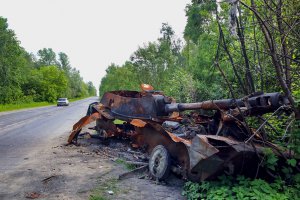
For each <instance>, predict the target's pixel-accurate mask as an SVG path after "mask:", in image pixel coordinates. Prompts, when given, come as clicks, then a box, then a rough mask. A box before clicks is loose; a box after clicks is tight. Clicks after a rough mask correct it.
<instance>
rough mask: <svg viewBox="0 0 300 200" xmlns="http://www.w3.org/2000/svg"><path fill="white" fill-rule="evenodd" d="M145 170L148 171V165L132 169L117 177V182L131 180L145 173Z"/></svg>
mask: <svg viewBox="0 0 300 200" xmlns="http://www.w3.org/2000/svg"><path fill="white" fill-rule="evenodd" d="M147 169H148V164H147V165H144V166H141V167H139V168H136V169H133V170H131V171H129V172H125V173H124V174H121V175H119V177H118V179H119V180H124V179H127V178H131V177H133V176H134V175H136V174H139V173H143V172H145V171H146V170H147Z"/></svg>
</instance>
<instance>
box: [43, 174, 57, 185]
mask: <svg viewBox="0 0 300 200" xmlns="http://www.w3.org/2000/svg"><path fill="white" fill-rule="evenodd" d="M56 176H57V175H51V176H49V177H47V178H44V179H43V180H42V182H43V183H44V184H46V183H48V182H49V181H50V180H51V179H52V178H54V177H56Z"/></svg>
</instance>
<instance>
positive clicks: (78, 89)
mask: <svg viewBox="0 0 300 200" xmlns="http://www.w3.org/2000/svg"><path fill="white" fill-rule="evenodd" d="M0 77H1V78H0V105H1V104H2V105H6V104H23V103H32V102H55V101H56V100H57V98H59V97H68V98H71V99H72V98H83V97H88V96H95V95H96V88H95V86H94V85H93V83H92V82H87V83H85V82H84V81H83V78H82V77H81V75H80V72H79V71H78V70H77V69H76V68H73V67H72V66H71V65H70V61H69V57H68V55H67V54H65V53H64V52H59V53H56V52H54V51H53V50H52V49H51V48H43V49H40V50H39V51H38V52H37V54H36V55H35V54H33V53H29V52H27V51H26V50H25V49H24V48H23V47H22V46H21V45H20V41H18V39H17V37H16V35H15V33H14V31H13V30H11V29H9V28H8V22H7V19H5V18H3V17H0Z"/></svg>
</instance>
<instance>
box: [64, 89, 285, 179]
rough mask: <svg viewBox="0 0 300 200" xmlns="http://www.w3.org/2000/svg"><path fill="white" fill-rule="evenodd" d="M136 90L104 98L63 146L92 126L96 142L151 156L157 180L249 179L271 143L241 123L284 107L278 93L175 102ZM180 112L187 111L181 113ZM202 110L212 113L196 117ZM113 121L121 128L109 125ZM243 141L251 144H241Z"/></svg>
mask: <svg viewBox="0 0 300 200" xmlns="http://www.w3.org/2000/svg"><path fill="white" fill-rule="evenodd" d="M141 88H142V91H141V92H138V91H125V90H123V91H111V92H107V93H105V94H104V95H103V97H102V99H101V101H100V102H98V103H97V102H95V103H93V104H91V105H90V106H89V109H88V112H87V116H85V117H83V118H82V119H80V120H79V121H78V122H77V123H76V124H75V125H74V126H73V130H72V132H71V134H70V136H69V139H68V143H71V142H73V141H76V138H77V136H78V134H79V133H80V131H81V129H82V127H83V126H85V125H87V124H89V123H90V122H92V121H96V127H95V128H94V129H95V130H96V131H97V132H98V133H99V135H100V136H101V137H104V138H109V137H114V136H117V137H122V138H124V137H125V138H130V139H131V143H132V146H133V147H136V148H144V149H146V150H147V152H148V153H149V155H153V156H150V161H151V162H150V164H149V166H150V167H151V166H152V168H151V169H150V171H151V170H152V171H153V172H152V175H153V176H156V175H157V177H156V178H158V179H163V178H166V177H167V173H168V172H169V171H170V170H172V171H173V172H176V173H178V174H180V175H181V176H182V177H183V178H187V179H190V180H205V179H208V178H212V177H214V176H216V175H219V174H220V173H227V174H235V173H245V172H246V173H249V174H251V173H252V172H254V174H255V172H256V169H257V167H258V163H259V161H258V155H259V154H261V153H262V151H263V149H264V148H265V147H267V146H268V144H271V143H270V142H268V143H264V142H262V141H263V139H264V138H262V137H260V132H259V130H257V131H256V130H254V129H253V128H249V127H247V126H246V124H245V123H244V121H243V120H244V119H245V118H246V117H248V116H261V115H262V114H265V113H270V112H274V111H276V110H278V109H281V108H286V107H288V106H289V102H288V100H287V98H286V97H285V96H283V95H282V94H280V93H266V94H264V93H256V94H252V95H249V96H246V97H244V98H241V99H221V100H208V101H203V102H197V103H176V102H175V100H174V99H173V98H171V97H168V96H165V95H164V94H163V93H162V92H161V91H154V90H153V87H152V86H149V85H146V86H142V87H141ZM186 110H189V111H190V112H189V113H186V114H185V113H183V111H186ZM207 110H209V111H212V113H213V114H211V115H203V114H201V113H203V112H204V111H207ZM115 119H118V120H119V121H120V120H122V121H123V124H122V123H121V124H120V123H119V124H116V123H114V120H115ZM249 138H250V139H252V138H254V140H253V141H252V140H251V142H245V141H248V140H249ZM263 145H264V146H263ZM271 146H272V145H271ZM158 149H159V150H158ZM164 150H165V151H166V152H165V151H164ZM161 152H164V153H161ZM165 155H167V156H165ZM164 156H165V157H167V158H168V159H167V160H166V159H165V158H164ZM164 161H165V162H164ZM169 165H170V166H169ZM158 169H159V170H158ZM164 173H166V174H164Z"/></svg>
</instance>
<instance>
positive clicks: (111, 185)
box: [89, 178, 119, 200]
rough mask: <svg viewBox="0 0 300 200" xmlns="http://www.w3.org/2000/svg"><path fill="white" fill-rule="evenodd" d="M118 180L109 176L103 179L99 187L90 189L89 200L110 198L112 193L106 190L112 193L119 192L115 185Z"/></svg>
mask: <svg viewBox="0 0 300 200" xmlns="http://www.w3.org/2000/svg"><path fill="white" fill-rule="evenodd" d="M117 182H118V180H117V179H115V178H111V179H108V180H105V181H104V182H103V183H102V184H101V185H100V186H99V187H97V188H96V189H94V190H93V191H92V194H91V195H90V198H89V200H108V199H112V197H113V196H112V195H111V194H109V193H108V191H113V195H116V194H117V193H118V192H119V189H118V187H117V185H116V184H117Z"/></svg>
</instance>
